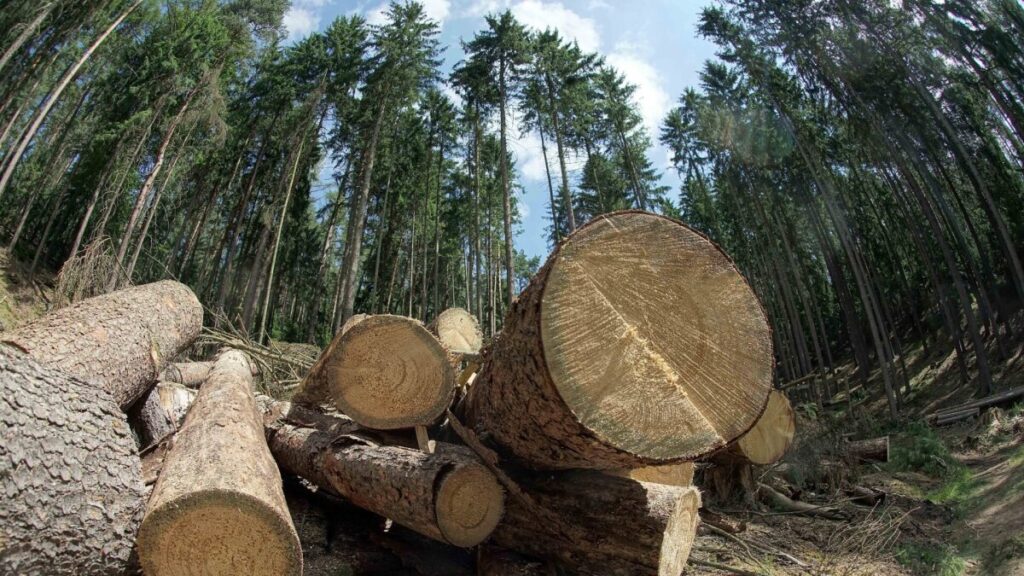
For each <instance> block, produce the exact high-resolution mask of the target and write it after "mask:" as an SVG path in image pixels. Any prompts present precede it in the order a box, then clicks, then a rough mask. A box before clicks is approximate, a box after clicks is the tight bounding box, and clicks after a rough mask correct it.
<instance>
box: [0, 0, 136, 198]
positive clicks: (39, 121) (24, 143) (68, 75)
mask: <svg viewBox="0 0 1024 576" xmlns="http://www.w3.org/2000/svg"><path fill="white" fill-rule="evenodd" d="M140 4H142V0H135V2H132V4H131V5H130V6H128V8H127V9H125V10H124V11H123V12H121V14H120V15H119V16H118V17H117V19H116V20H114V22H112V23H111V24H110V26H108V27H107V29H106V30H104V31H103V32H102V33H101V34H100V35H99V36H98V37H97V38H96V39H95V40H94V41H93V43H92V44H91V45H89V47H88V48H86V50H85V52H84V53H82V55H81V56H80V57H79V58H78V60H77V61H76V62H75V63H74V64H73V65H72V66H71V68H69V69H68V70H67V71H66V72H64V75H63V76H62V77H61V79H60V81H59V82H57V85H56V86H55V87H54V88H53V90H51V91H50V94H49V96H47V99H46V103H45V104H43V106H42V108H40V109H39V110H38V111H37V112H36V114H35V118H34V119H33V120H32V123H31V124H30V125H29V129H28V132H27V133H26V134H25V136H24V137H23V138H22V139H21V141H20V142H19V143H18V147H17V148H16V149H15V151H14V156H13V157H12V158H11V161H10V162H8V163H7V168H6V169H5V170H4V172H3V175H2V176H0V197H2V196H3V194H4V191H5V190H6V189H7V184H8V183H9V182H10V180H11V176H12V175H13V174H14V169H15V168H17V167H18V163H19V162H20V161H21V158H22V156H23V155H24V154H25V149H27V148H28V145H29V142H31V141H32V138H34V137H35V135H36V132H38V131H39V127H40V126H42V125H43V122H44V121H45V120H46V117H47V116H48V115H49V113H50V110H51V109H53V106H54V104H56V103H57V100H59V99H60V96H61V94H63V93H64V90H65V89H66V88H67V87H68V85H69V84H71V81H72V80H74V78H75V76H76V75H77V74H78V71H79V70H80V69H81V68H82V66H84V65H85V63H86V62H87V61H88V60H89V58H90V57H91V56H92V54H93V52H95V51H96V49H97V48H99V47H100V45H101V44H103V42H104V41H105V40H106V39H107V37H108V36H110V34H111V33H113V32H114V30H115V29H116V28H117V27H118V26H120V25H121V22H123V21H124V19H125V18H127V17H128V15H129V14H131V13H132V12H133V11H135V9H136V8H138V7H139V5H140Z"/></svg>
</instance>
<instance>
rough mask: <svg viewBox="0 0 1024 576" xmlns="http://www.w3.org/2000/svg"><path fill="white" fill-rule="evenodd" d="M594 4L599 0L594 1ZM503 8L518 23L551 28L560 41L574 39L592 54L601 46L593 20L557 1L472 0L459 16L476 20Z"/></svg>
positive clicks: (600, 0)
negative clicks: (556, 32) (508, 11)
mask: <svg viewBox="0 0 1024 576" xmlns="http://www.w3.org/2000/svg"><path fill="white" fill-rule="evenodd" d="M596 1H597V2H598V3H600V2H602V1H603V0H596ZM506 9H511V10H512V15H513V16H515V17H516V19H517V20H519V22H521V23H522V24H524V25H526V26H527V27H529V28H533V29H534V30H547V29H548V28H554V29H555V30H558V33H559V34H561V35H562V37H563V38H566V39H569V40H576V41H577V42H578V43H579V45H580V48H582V49H583V50H585V51H587V52H595V51H597V49H598V48H599V47H600V46H601V34H600V32H598V30H597V23H596V22H594V20H592V19H590V18H587V17H584V16H580V15H579V14H577V13H576V12H573V11H572V10H570V9H569V8H566V7H565V5H564V4H562V3H561V2H557V1H556V2H545V1H544V0H519V1H512V0H474V2H473V3H472V4H470V5H469V7H468V8H467V9H466V10H465V11H464V12H463V13H462V14H460V16H463V17H477V18H478V17H480V16H486V15H488V14H495V13H498V12H501V11H504V10H506Z"/></svg>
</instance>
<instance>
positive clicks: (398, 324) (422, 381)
mask: <svg viewBox="0 0 1024 576" xmlns="http://www.w3.org/2000/svg"><path fill="white" fill-rule="evenodd" d="M454 397H455V372H454V370H453V369H452V361H451V356H450V355H449V353H448V351H447V350H445V348H444V347H443V346H442V345H441V343H440V342H439V341H438V340H437V338H436V337H435V336H434V335H433V334H431V333H430V332H429V331H428V330H427V329H426V328H425V327H424V326H423V324H422V323H420V322H419V321H417V320H414V319H412V318H406V317H404V316H391V315H379V316H364V317H362V318H359V319H358V320H357V319H356V317H353V318H352V319H350V320H349V321H348V322H347V323H346V324H345V326H344V328H343V329H342V331H341V332H340V333H339V334H338V335H337V336H335V338H334V340H333V341H332V342H331V344H330V346H328V347H327V349H326V350H324V352H323V354H321V356H320V359H319V360H317V363H316V365H314V366H313V369H312V370H311V371H310V373H309V375H308V376H307V377H306V379H305V381H304V383H303V385H302V386H301V389H300V393H299V394H298V395H297V397H296V402H299V403H302V404H318V403H322V402H323V401H324V400H330V401H331V402H333V404H334V406H335V407H337V409H338V410H341V411H342V412H344V413H345V414H346V415H347V416H349V417H350V418H352V419H353V420H355V421H356V422H358V423H359V424H361V425H362V426H365V427H367V428H373V429H377V430H394V429H397V428H411V427H413V426H417V425H429V424H433V423H434V422H435V421H436V420H437V419H438V417H440V416H441V414H443V413H444V411H445V410H446V409H447V408H448V406H450V405H451V402H452V399H453V398H454Z"/></svg>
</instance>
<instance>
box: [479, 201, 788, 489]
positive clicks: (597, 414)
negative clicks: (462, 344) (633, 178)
mask: <svg viewBox="0 0 1024 576" xmlns="http://www.w3.org/2000/svg"><path fill="white" fill-rule="evenodd" d="M697 270H700V271H701V272H700V273H699V274H698V273H696V272H695V271H697ZM542 316H543V320H542ZM773 364H774V361H773V357H772V343H771V335H770V330H769V328H768V323H767V318H766V317H765V313H764V310H763V309H762V308H761V305H760V303H759V302H758V300H757V297H756V296H755V294H754V293H753V291H752V290H751V289H750V287H749V286H748V285H747V283H746V281H745V280H744V279H743V277H742V276H741V275H740V274H739V272H738V271H737V270H736V268H735V267H734V266H733V265H732V263H731V262H730V261H729V259H728V258H727V257H726V256H725V255H724V254H723V253H722V252H721V251H720V250H719V249H718V248H717V247H715V246H714V245H713V244H712V243H711V242H710V241H708V240H707V239H705V238H704V237H703V236H700V235H699V234H697V233H696V232H693V231H692V230H690V229H689V228H687V227H685V226H683V225H682V224H680V223H678V222H676V221H674V220H670V219H668V218H664V217H661V216H656V215H653V214H647V213H643V212H634V211H630V212H619V213H615V214H610V215H605V216H602V217H599V218H597V219H595V220H593V221H591V223H589V224H587V225H586V226H584V227H582V228H580V229H579V230H578V231H577V232H576V233H575V234H574V235H572V236H571V237H569V238H568V239H566V241H565V242H563V244H562V245H561V246H560V247H559V248H558V249H557V250H556V251H555V253H554V254H552V256H551V257H550V258H549V259H548V262H547V264H545V265H544V267H543V268H541V270H540V271H539V272H538V273H537V275H536V276H535V277H534V278H533V280H532V281H531V282H530V285H529V286H528V287H527V288H526V290H525V291H524V292H523V294H522V297H521V298H520V299H519V300H518V301H517V302H516V304H515V305H514V307H513V309H512V310H511V311H510V313H509V315H508V319H507V323H506V325H505V327H504V328H503V331H502V336H501V338H499V339H498V340H497V341H496V342H495V344H494V348H493V350H492V351H491V354H490V356H489V359H488V362H487V363H486V365H485V366H484V369H483V371H482V372H481V374H480V376H479V377H478V379H477V381H476V383H475V384H474V386H473V387H472V388H471V390H470V394H469V396H468V397H467V402H466V410H467V412H466V413H467V415H468V419H469V421H470V423H471V424H472V425H473V426H474V427H475V428H476V430H477V431H478V432H482V433H483V434H484V435H485V437H487V438H489V439H490V440H492V441H493V442H495V443H497V444H498V445H500V446H501V447H503V448H504V449H506V450H507V451H509V452H511V453H512V454H513V455H514V456H515V457H516V458H517V459H518V460H520V461H521V462H522V463H523V464H525V465H526V466H528V467H532V468H555V469H559V468H604V469H607V468H628V467H636V466H641V465H654V464H665V463H672V462H675V461H681V460H689V459H694V458H697V457H699V456H701V455H704V454H707V453H709V452H711V451H713V450H716V449H718V448H721V447H722V446H724V445H726V444H727V443H729V442H731V441H732V440H734V439H736V438H737V437H739V436H740V435H741V434H743V433H744V432H746V431H747V430H748V429H749V428H750V427H751V426H752V425H753V424H754V422H755V420H756V419H757V417H758V416H759V415H760V414H761V412H762V410H763V409H764V406H765V403H766V402H767V400H768V393H769V390H770V389H771V380H772V366H773Z"/></svg>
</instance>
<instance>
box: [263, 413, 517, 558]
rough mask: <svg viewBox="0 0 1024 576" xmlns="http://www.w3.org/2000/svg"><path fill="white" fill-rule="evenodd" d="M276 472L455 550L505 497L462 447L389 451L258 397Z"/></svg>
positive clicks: (483, 532)
mask: <svg viewBox="0 0 1024 576" xmlns="http://www.w3.org/2000/svg"><path fill="white" fill-rule="evenodd" d="M261 407H262V409H263V410H264V425H265V426H266V433H267V439H268V442H269V444H270V449H271V451H272V452H273V454H274V457H275V458H276V459H277V461H278V464H279V465H280V466H281V469H282V470H284V471H285V472H288V473H290V474H295V475H297V476H302V477H303V478H305V479H306V480H309V481H310V482H312V483H314V484H316V485H317V486H320V487H322V488H324V489H327V490H329V491H332V492H335V493H337V494H339V495H341V496H343V497H344V498H346V499H348V500H350V501H351V502H352V503H353V504H355V505H356V506H359V507H360V508H364V509H366V510H369V511H371V512H374V513H376V514H380V515H381V516H384V517H386V518H390V519H391V520H393V521H394V522H395V523H397V524H400V525H402V526H405V527H407V528H410V529H412V530H415V531H416V532H419V533H420V534H423V535H424V536H428V537H430V538H433V539H435V540H438V541H441V542H445V543H448V544H453V545H455V546H461V547H471V546H475V545H477V544H479V543H480V542H483V541H484V540H485V539H486V538H487V537H488V536H490V534H491V532H492V531H493V530H494V527H495V526H496V525H497V523H498V520H499V519H500V518H501V516H502V514H503V511H504V500H505V498H504V492H503V491H502V489H501V485H500V484H498V481H497V480H496V479H495V477H494V475H493V474H491V472H490V471H488V470H487V468H485V467H484V466H483V465H482V464H480V462H479V461H478V460H477V459H476V457H475V456H474V455H473V454H472V452H470V451H469V450H468V449H466V448H464V447H462V446H457V445H453V444H445V443H441V442H438V443H437V444H436V446H435V450H434V452H433V453H432V454H427V453H425V452H422V451H420V450H419V449H417V448H415V447H407V446H396V445H389V444H386V443H384V442H382V441H381V436H380V435H378V434H376V433H370V432H367V433H361V432H360V430H359V428H358V426H357V425H356V424H355V423H354V422H353V421H351V420H349V419H347V418H344V417H335V416H327V415H324V414H321V413H317V412H315V411H313V410H309V409H305V408H303V407H301V406H297V405H292V404H290V403H287V402H276V401H273V400H269V399H265V398H264V399H261Z"/></svg>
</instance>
